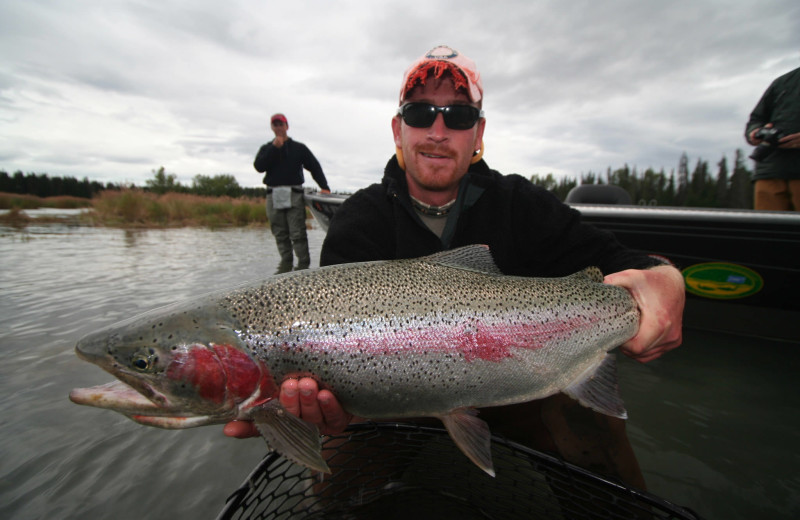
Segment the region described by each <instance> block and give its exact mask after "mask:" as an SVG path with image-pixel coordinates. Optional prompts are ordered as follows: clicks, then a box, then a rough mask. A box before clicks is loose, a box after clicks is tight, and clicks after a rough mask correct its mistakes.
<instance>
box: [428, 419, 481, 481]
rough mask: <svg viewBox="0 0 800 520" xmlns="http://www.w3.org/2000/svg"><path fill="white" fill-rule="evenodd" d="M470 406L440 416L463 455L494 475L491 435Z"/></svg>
mask: <svg viewBox="0 0 800 520" xmlns="http://www.w3.org/2000/svg"><path fill="white" fill-rule="evenodd" d="M477 414H478V412H477V411H476V410H474V409H472V408H461V409H458V410H455V411H453V412H450V413H449V414H447V415H443V416H440V417H439V419H441V421H442V422H443V423H444V426H445V428H447V431H448V433H449V434H450V437H451V438H452V439H453V442H455V443H456V446H458V447H459V448H460V449H461V451H462V452H464V455H466V456H467V457H469V460H471V461H472V462H474V463H475V464H476V465H477V466H478V467H479V468H481V469H482V470H483V471H485V472H486V473H488V474H489V475H491V476H492V477H494V464H493V463H492V437H491V432H490V431H489V425H488V424H486V422H485V421H484V420H482V419H479V418H478V416H477Z"/></svg>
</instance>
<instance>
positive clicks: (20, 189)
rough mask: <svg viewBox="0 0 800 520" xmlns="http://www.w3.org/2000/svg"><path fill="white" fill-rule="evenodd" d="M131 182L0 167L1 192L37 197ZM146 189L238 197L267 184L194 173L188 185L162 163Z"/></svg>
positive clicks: (87, 193) (258, 192)
mask: <svg viewBox="0 0 800 520" xmlns="http://www.w3.org/2000/svg"><path fill="white" fill-rule="evenodd" d="M136 187H137V186H135V185H133V184H125V185H122V184H114V183H111V182H109V183H106V184H103V183H101V182H97V181H90V180H89V179H88V178H86V177H84V178H83V179H82V180H78V179H77V178H75V177H50V176H48V175H47V174H46V173H43V174H36V173H28V174H23V173H22V172H21V171H16V172H14V174H12V175H9V174H8V172H5V171H0V192H5V193H15V194H20V195H36V196H37V197H43V198H44V197H55V196H59V195H69V196H72V197H80V198H86V199H90V198H92V197H93V196H95V195H96V194H98V193H99V192H101V191H104V190H121V189H123V188H136ZM141 189H143V190H145V191H151V192H153V193H158V194H164V193H167V192H176V193H191V194H195V195H204V196H209V197H222V196H228V197H233V198H238V197H242V196H246V197H264V196H266V188H261V187H260V188H243V187H242V186H240V185H239V183H238V182H236V178H235V177H234V176H233V175H227V174H223V175H214V176H210V175H196V176H195V177H194V179H192V184H191V185H190V186H185V185H183V184H181V183H180V182H178V181H177V176H176V175H174V174H171V173H166V171H165V170H164V167H163V166H162V167H161V168H159V169H158V170H153V177H152V178H151V179H147V180H146V181H145V185H144V186H143V187H142V188H141Z"/></svg>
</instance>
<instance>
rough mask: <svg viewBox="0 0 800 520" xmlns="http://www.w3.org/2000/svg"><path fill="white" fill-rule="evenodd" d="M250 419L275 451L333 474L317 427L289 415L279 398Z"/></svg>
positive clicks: (256, 412)
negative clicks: (323, 450)
mask: <svg viewBox="0 0 800 520" xmlns="http://www.w3.org/2000/svg"><path fill="white" fill-rule="evenodd" d="M251 416H252V418H253V421H254V422H255V424H256V428H258V431H259V432H260V433H261V435H263V436H264V439H265V440H266V441H267V444H268V445H269V446H270V447H271V448H272V449H274V450H275V451H277V452H278V453H280V454H281V455H283V456H284V457H286V458H287V459H289V460H290V461H292V462H294V463H296V464H300V465H301V466H305V467H307V468H309V469H312V470H316V471H321V472H323V473H330V472H331V470H330V468H329V467H328V464H327V463H326V462H325V459H324V458H323V457H322V443H321V441H320V435H319V430H318V429H317V427H316V426H314V425H313V424H311V423H307V422H306V421H304V420H302V419H300V418H299V417H297V416H295V415H292V414H291V413H289V412H287V411H286V409H285V408H284V407H283V406H282V405H281V404H280V402H279V401H278V400H277V399H273V400H271V401H269V402H267V403H265V404H264V405H262V406H259V407H258V408H255V409H254V410H253V411H252V412H251Z"/></svg>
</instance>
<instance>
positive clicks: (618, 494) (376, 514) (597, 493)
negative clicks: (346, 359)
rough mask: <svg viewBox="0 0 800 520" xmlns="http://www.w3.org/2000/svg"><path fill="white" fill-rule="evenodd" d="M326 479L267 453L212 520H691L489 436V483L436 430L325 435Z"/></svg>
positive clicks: (374, 428) (394, 427)
mask: <svg viewBox="0 0 800 520" xmlns="http://www.w3.org/2000/svg"><path fill="white" fill-rule="evenodd" d="M323 454H324V455H325V458H326V460H327V462H328V465H329V466H330V468H331V474H329V475H324V477H320V475H319V474H316V473H313V472H311V471H309V470H307V469H305V468H302V467H299V466H297V465H295V464H292V463H290V462H288V461H287V460H286V459H284V458H283V457H281V456H279V455H278V454H276V453H274V452H273V453H270V454H269V455H267V457H266V458H264V460H263V461H261V463H260V464H259V465H258V466H257V467H256V468H255V469H254V470H253V472H252V473H251V474H250V476H249V477H248V478H247V480H246V481H245V482H244V483H243V484H242V486H241V487H240V488H239V489H238V490H236V491H235V492H234V493H233V494H232V495H231V496H230V497H229V498H228V500H227V502H226V505H225V508H224V509H223V510H222V512H221V513H220V514H219V516H218V519H226V520H227V519H281V520H284V519H287V520H288V519H294V518H309V519H320V520H322V519H325V520H328V519H342V520H344V519H347V520H357V519H366V518H379V519H381V520H389V519H394V518H398V519H399V518H402V519H405V520H408V519H412V520H423V519H428V518H436V519H443V518H444V519H446V518H459V520H469V519H503V520H507V519H515V518H520V519H523V518H524V519H526V520H531V519H540V518H541V519H565V520H567V519H569V520H573V519H595V518H604V519H605V518H607V519H625V520H629V519H676V520H682V519H689V520H692V519H699V517H698V516H697V515H696V514H695V513H693V512H692V511H690V510H688V509H685V508H682V507H679V506H676V505H674V504H671V503H669V502H667V501H665V500H662V499H660V498H658V497H656V496H654V495H651V494H649V493H646V492H643V491H638V490H636V489H632V488H630V487H627V486H625V485H622V484H620V483H617V482H614V481H611V480H607V479H605V478H603V477H600V476H598V475H596V474H594V473H591V472H589V471H586V470H584V469H581V468H579V467H577V466H574V465H572V464H569V463H566V462H564V461H562V460H560V459H558V458H555V457H552V456H549V455H547V454H544V453H541V452H537V451H534V450H532V449H530V448H526V447H524V446H521V445H519V444H516V443H514V442H511V441H508V440H505V439H503V438H500V437H497V436H495V437H493V438H492V458H493V460H494V466H495V471H496V473H497V476H496V477H494V478H492V477H490V476H489V475H487V474H486V473H484V472H483V471H481V470H480V469H479V468H478V467H477V466H475V465H474V464H473V463H472V462H470V461H469V459H467V458H466V457H465V456H464V454H463V453H461V451H460V450H459V449H458V448H457V447H456V446H455V444H454V443H453V441H452V440H451V439H450V437H449V436H448V434H447V431H446V430H444V429H442V428H430V427H423V426H415V425H408V424H398V423H364V424H356V425H351V426H350V427H348V429H347V431H346V432H345V433H343V434H342V435H338V436H332V437H327V438H326V440H325V442H324V443H323Z"/></svg>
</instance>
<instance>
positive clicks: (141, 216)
mask: <svg viewBox="0 0 800 520" xmlns="http://www.w3.org/2000/svg"><path fill="white" fill-rule="evenodd" d="M37 208H60V209H75V208H88V210H89V211H87V212H86V213H82V214H81V215H80V217H79V218H80V221H79V223H82V224H85V225H94V226H109V227H142V228H146V227H188V226H199V227H210V228H220V227H231V226H240V227H241V226H265V225H266V224H267V215H266V211H265V209H264V200H263V199H261V198H251V197H240V198H236V199H234V198H230V197H203V196H199V195H190V194H187V193H166V194H164V195H157V194H155V193H150V192H146V191H142V190H138V189H124V190H105V191H103V192H100V194H99V195H97V196H95V197H94V198H93V199H91V200H89V199H81V198H78V197H47V198H40V197H36V196H33V195H15V194H11V193H0V209H7V210H10V211H9V212H8V213H6V214H5V215H0V222H3V223H6V224H12V225H15V226H18V227H24V226H25V225H27V224H29V223H30V222H32V221H34V220H40V219H34V218H31V217H29V216H27V215H26V214H25V213H24V210H27V209H37ZM44 220H48V219H44ZM49 220H58V217H49Z"/></svg>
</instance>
